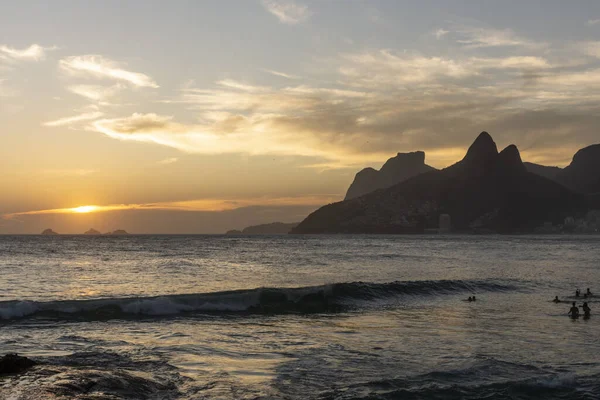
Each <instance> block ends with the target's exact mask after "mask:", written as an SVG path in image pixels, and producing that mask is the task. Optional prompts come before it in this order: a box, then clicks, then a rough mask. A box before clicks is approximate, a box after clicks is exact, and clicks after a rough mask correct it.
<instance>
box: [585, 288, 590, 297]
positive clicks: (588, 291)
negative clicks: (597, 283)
mask: <svg viewBox="0 0 600 400" xmlns="http://www.w3.org/2000/svg"><path fill="white" fill-rule="evenodd" d="M585 294H587V295H588V296H591V295H592V292H590V288H587V292H585Z"/></svg>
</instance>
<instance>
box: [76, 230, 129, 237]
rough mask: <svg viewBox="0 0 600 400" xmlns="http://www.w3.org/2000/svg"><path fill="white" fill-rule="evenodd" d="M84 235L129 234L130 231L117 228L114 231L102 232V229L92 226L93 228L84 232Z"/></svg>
mask: <svg viewBox="0 0 600 400" xmlns="http://www.w3.org/2000/svg"><path fill="white" fill-rule="evenodd" d="M84 235H88V236H100V235H104V236H106V235H129V233H127V231H125V230H123V229H117V230H116V231H113V232H106V233H100V231H98V230H96V229H93V228H92V229H90V230H88V231H86V232H84Z"/></svg>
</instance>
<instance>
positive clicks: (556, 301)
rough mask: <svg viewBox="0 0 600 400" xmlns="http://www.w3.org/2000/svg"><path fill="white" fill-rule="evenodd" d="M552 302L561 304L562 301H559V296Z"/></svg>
mask: <svg viewBox="0 0 600 400" xmlns="http://www.w3.org/2000/svg"><path fill="white" fill-rule="evenodd" d="M552 301H553V302H555V303H560V300H559V299H558V296H555V297H554V300H552Z"/></svg>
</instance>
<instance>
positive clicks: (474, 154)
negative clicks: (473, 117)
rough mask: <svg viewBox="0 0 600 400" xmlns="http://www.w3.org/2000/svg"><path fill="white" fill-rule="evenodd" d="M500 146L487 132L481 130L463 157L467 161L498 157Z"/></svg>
mask: <svg viewBox="0 0 600 400" xmlns="http://www.w3.org/2000/svg"><path fill="white" fill-rule="evenodd" d="M497 155H498V147H497V146H496V143H495V142H494V139H492V137H491V136H490V134H489V133H487V132H481V133H480V134H479V136H477V139H475V141H474V142H473V144H472V145H471V147H469V150H468V151H467V155H466V156H465V158H464V159H463V160H464V161H467V162H481V161H486V160H490V159H494V158H496V156H497Z"/></svg>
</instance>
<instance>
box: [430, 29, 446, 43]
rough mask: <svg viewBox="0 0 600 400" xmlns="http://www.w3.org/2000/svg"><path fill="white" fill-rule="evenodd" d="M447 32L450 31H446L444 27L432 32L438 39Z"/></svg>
mask: <svg viewBox="0 0 600 400" xmlns="http://www.w3.org/2000/svg"><path fill="white" fill-rule="evenodd" d="M448 33H450V31H447V30H445V29H441V28H440V29H438V30H437V31H435V32H434V33H433V34H434V35H435V37H436V38H437V39H438V40H439V39H441V38H442V37H444V36H446V35H447V34H448Z"/></svg>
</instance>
